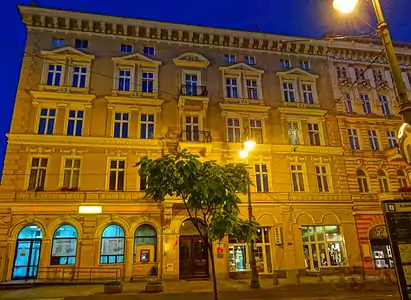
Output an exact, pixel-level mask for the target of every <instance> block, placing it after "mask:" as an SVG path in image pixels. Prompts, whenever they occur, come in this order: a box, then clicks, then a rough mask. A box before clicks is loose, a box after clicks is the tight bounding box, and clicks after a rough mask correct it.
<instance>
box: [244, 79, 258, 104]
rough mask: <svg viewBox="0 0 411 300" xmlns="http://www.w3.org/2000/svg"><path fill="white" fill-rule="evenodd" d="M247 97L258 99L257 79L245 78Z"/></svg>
mask: <svg viewBox="0 0 411 300" xmlns="http://www.w3.org/2000/svg"><path fill="white" fill-rule="evenodd" d="M246 83H247V97H248V99H252V100H258V88H257V80H251V79H247V80H246Z"/></svg>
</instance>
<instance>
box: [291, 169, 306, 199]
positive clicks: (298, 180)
mask: <svg viewBox="0 0 411 300" xmlns="http://www.w3.org/2000/svg"><path fill="white" fill-rule="evenodd" d="M291 180H292V184H293V191H294V192H304V191H305V184H304V173H303V166H302V165H291Z"/></svg>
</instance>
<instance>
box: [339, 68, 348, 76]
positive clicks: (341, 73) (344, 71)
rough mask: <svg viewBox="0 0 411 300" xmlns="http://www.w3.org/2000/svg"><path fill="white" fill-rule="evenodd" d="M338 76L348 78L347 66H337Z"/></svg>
mask: <svg viewBox="0 0 411 300" xmlns="http://www.w3.org/2000/svg"><path fill="white" fill-rule="evenodd" d="M336 70H337V77H338V78H348V73H347V68H346V67H336Z"/></svg>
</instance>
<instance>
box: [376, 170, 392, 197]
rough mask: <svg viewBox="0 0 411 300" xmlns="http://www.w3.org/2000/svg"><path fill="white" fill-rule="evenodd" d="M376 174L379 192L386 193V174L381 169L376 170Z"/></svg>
mask: <svg viewBox="0 0 411 300" xmlns="http://www.w3.org/2000/svg"><path fill="white" fill-rule="evenodd" d="M377 174H378V184H379V186H380V193H387V192H388V191H389V188H388V178H387V174H386V173H385V172H384V171H383V170H378V173H377Z"/></svg>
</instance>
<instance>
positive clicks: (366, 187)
mask: <svg viewBox="0 0 411 300" xmlns="http://www.w3.org/2000/svg"><path fill="white" fill-rule="evenodd" d="M359 171H361V172H363V174H364V175H358V172H359ZM356 181H357V189H358V191H359V192H360V193H361V194H367V193H369V192H370V181H369V177H368V174H367V172H365V171H364V170H363V169H357V171H356ZM360 183H361V184H360ZM364 183H365V184H364Z"/></svg>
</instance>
